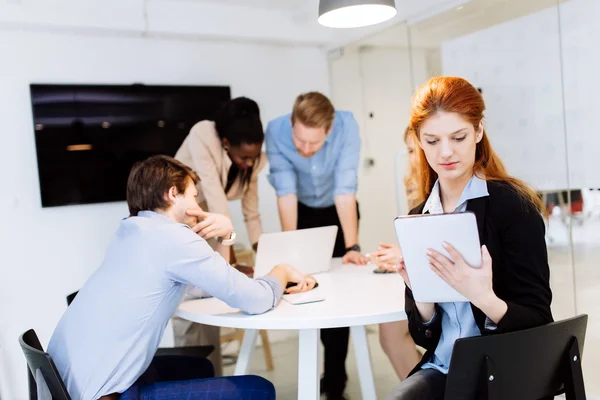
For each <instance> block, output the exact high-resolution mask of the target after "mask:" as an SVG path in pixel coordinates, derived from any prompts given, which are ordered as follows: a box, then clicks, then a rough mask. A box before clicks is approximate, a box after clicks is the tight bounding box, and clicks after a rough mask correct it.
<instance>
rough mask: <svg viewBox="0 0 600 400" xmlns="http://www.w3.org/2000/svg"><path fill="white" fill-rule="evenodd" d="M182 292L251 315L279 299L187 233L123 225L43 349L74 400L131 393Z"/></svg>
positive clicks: (149, 220) (169, 225)
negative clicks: (192, 289) (196, 292)
mask: <svg viewBox="0 0 600 400" xmlns="http://www.w3.org/2000/svg"><path fill="white" fill-rule="evenodd" d="M187 285H193V286H196V287H199V288H201V289H203V290H204V291H205V292H207V293H209V294H210V295H213V296H215V297H217V298H219V299H221V300H223V301H225V302H226V303H227V304H229V305H230V306H232V307H235V308H240V309H241V310H243V311H246V312H249V313H262V312H265V311H267V310H269V309H271V308H273V307H274V306H275V304H276V302H277V301H278V300H279V299H280V297H281V294H282V292H283V288H282V287H281V283H280V282H279V281H278V280H277V279H276V278H274V277H265V278H261V279H257V280H252V279H250V278H248V277H246V276H245V275H244V274H242V273H240V272H239V271H237V270H236V269H234V268H232V267H231V266H230V265H229V264H227V262H226V261H225V260H224V259H223V258H222V257H221V256H220V255H219V254H218V253H216V252H214V251H213V250H212V249H211V248H210V246H209V245H208V243H206V241H205V240H204V239H202V238H201V237H200V236H198V235H197V234H196V233H194V231H192V230H191V229H190V228H189V227H188V226H187V225H183V224H179V223H176V222H174V221H172V220H171V219H169V218H167V217H165V216H163V215H161V214H157V213H154V212H151V211H144V212H141V213H139V216H137V217H132V218H127V219H125V220H123V221H122V222H121V224H120V226H119V229H118V230H117V232H116V235H115V237H114V239H113V241H112V242H111V244H110V246H109V248H108V250H107V252H106V256H105V258H104V261H103V262H102V265H101V266H100V267H99V268H98V269H97V270H96V271H95V272H94V274H92V276H91V277H90V278H89V279H88V281H87V282H86V283H85V285H84V286H83V288H82V289H81V290H80V291H79V293H78V294H77V297H76V298H75V300H74V301H73V303H72V304H71V305H70V306H69V308H68V309H67V311H66V312H65V314H64V315H63V317H62V319H61V320H60V322H59V323H58V326H57V327H56V330H55V331H54V334H53V335H52V338H51V339H50V344H49V345H48V353H50V355H51V356H52V358H53V359H54V362H55V364H56V367H57V368H58V371H59V373H60V375H61V377H62V378H63V380H64V382H65V384H66V387H67V391H68V392H69V394H70V395H71V398H72V399H74V400H79V399H84V400H91V399H97V398H99V397H101V396H104V395H107V394H110V393H122V392H124V391H125V390H127V389H128V388H129V387H131V386H132V385H133V384H134V383H135V381H136V380H137V379H138V378H139V377H140V376H141V375H142V373H143V372H144V371H145V370H146V369H147V368H148V365H149V364H150V362H151V361H152V358H153V356H154V354H155V353H156V349H157V348H158V344H159V343H160V340H161V338H162V335H163V332H164V330H165V327H166V325H167V322H168V321H169V319H170V318H171V317H172V316H173V313H174V312H175V310H176V309H177V307H178V305H179V302H180V301H181V298H182V296H183V294H184V291H185V289H186V286H187Z"/></svg>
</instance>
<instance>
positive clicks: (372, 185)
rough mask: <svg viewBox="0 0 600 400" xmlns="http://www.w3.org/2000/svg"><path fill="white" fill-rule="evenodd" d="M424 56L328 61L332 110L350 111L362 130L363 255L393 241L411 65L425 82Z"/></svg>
mask: <svg viewBox="0 0 600 400" xmlns="http://www.w3.org/2000/svg"><path fill="white" fill-rule="evenodd" d="M428 53H429V51H427V50H418V49H416V50H413V53H412V59H411V57H409V52H408V51H407V50H404V49H400V48H386V47H366V48H359V49H356V48H348V49H347V50H346V52H345V53H344V55H343V56H342V57H341V58H338V59H334V60H332V61H331V67H330V69H331V90H332V98H333V100H334V103H335V106H336V107H337V108H340V109H347V110H350V111H353V112H354V114H355V117H356V119H357V121H358V123H359V126H360V131H361V138H362V151H361V165H360V170H359V182H358V200H359V202H360V211H361V220H360V232H359V233H360V243H361V246H362V247H363V250H364V251H366V252H370V251H373V250H375V248H376V247H377V245H378V244H379V243H380V242H388V243H389V242H395V241H396V240H397V239H396V235H395V231H394V225H393V220H394V218H395V217H396V216H397V215H398V211H399V210H398V203H399V201H398V200H399V199H398V193H397V189H398V187H400V188H403V186H404V185H403V181H400V182H398V181H397V177H398V176H403V172H402V171H401V170H398V169H397V164H396V158H397V156H398V153H399V152H401V151H405V149H406V147H405V145H404V141H403V139H404V130H405V128H406V126H407V125H408V120H409V112H410V100H411V97H412V93H413V87H412V79H411V62H412V71H414V75H415V78H416V79H417V80H424V79H425V78H426V77H427V76H429V72H428V71H429V65H428V63H427V58H428ZM411 60H412V61H411ZM370 114H372V117H371V115H370ZM367 159H373V160H374V165H373V166H372V167H369V166H367V165H366V164H365V161H366V160H367ZM404 159H406V158H404ZM401 190H403V189H401ZM400 197H401V198H404V194H403V193H401V194H400ZM403 209H404V210H405V209H406V206H404V208H403Z"/></svg>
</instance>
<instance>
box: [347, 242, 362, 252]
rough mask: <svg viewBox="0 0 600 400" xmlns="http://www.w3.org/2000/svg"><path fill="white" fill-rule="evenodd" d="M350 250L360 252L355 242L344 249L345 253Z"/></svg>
mask: <svg viewBox="0 0 600 400" xmlns="http://www.w3.org/2000/svg"><path fill="white" fill-rule="evenodd" d="M350 251H358V252H359V253H360V246H359V245H357V244H355V245H354V246H350V247H348V248H347V249H346V253H348V252H350Z"/></svg>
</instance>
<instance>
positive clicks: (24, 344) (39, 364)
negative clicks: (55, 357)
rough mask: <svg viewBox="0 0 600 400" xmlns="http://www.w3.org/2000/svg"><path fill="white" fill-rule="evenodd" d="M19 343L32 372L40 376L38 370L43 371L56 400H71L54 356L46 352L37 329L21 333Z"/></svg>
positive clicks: (46, 382)
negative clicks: (53, 359) (55, 363)
mask: <svg viewBox="0 0 600 400" xmlns="http://www.w3.org/2000/svg"><path fill="white" fill-rule="evenodd" d="M19 344H20V345H21V349H22V350H23V354H25V359H26V360H27V365H28V366H29V370H30V372H31V374H32V375H33V376H34V377H35V376H39V373H38V371H39V372H41V375H42V376H43V378H44V381H45V384H46V386H47V387H48V390H49V391H50V393H51V395H52V398H53V399H54V400H71V397H70V396H69V393H67V389H66V387H65V384H64V382H63V381H62V379H61V377H60V374H59V373H58V370H57V369H56V365H54V361H52V357H50V354H48V353H45V352H44V350H43V348H42V345H41V343H40V340H39V339H38V337H37V335H36V333H35V331H34V330H33V329H30V330H28V331H27V332H25V333H24V334H23V335H21V337H19Z"/></svg>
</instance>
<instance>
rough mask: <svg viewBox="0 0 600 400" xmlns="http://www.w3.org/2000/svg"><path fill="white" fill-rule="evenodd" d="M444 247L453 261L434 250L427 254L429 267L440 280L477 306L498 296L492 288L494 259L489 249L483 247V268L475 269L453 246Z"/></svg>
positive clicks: (445, 244) (446, 245)
mask: <svg viewBox="0 0 600 400" xmlns="http://www.w3.org/2000/svg"><path fill="white" fill-rule="evenodd" d="M442 246H444V248H445V249H446V251H447V252H448V254H450V257H451V258H452V259H449V258H448V257H446V256H444V255H443V254H441V253H438V252H437V251H435V250H433V249H429V250H428V252H427V259H428V260H429V266H430V267H431V269H432V270H433V271H434V272H435V273H436V274H438V276H439V277H440V278H442V279H443V280H444V281H446V283H448V284H449V285H450V286H452V287H453V288H454V289H455V290H456V291H457V292H458V293H460V294H462V295H463V296H465V297H466V298H467V300H469V301H470V302H471V303H473V304H475V306H477V304H483V303H484V302H487V301H488V300H490V298H493V297H495V296H496V295H495V294H494V289H493V286H492V257H491V256H490V253H489V252H488V249H487V247H485V246H482V247H481V259H482V265H481V267H480V268H473V267H471V266H470V265H468V264H467V262H466V261H465V260H464V258H463V257H462V255H461V254H460V253H459V252H458V251H457V250H456V249H455V248H454V247H452V245H450V244H449V243H443V244H442Z"/></svg>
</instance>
